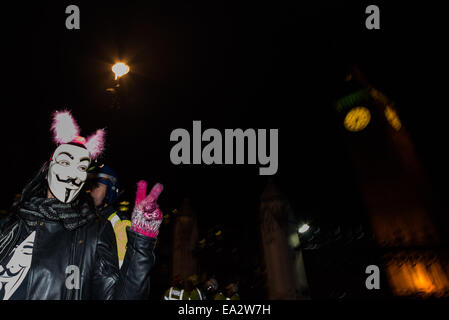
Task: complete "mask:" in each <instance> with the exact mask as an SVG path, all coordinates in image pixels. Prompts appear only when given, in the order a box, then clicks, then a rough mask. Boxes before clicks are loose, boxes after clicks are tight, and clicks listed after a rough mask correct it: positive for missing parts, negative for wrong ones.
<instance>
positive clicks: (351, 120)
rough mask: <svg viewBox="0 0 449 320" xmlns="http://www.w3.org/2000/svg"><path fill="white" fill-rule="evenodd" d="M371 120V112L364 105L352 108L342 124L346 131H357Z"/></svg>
mask: <svg viewBox="0 0 449 320" xmlns="http://www.w3.org/2000/svg"><path fill="white" fill-rule="evenodd" d="M370 120H371V113H370V112H369V110H368V109H367V108H365V107H355V108H352V109H351V110H350V111H349V112H348V114H347V115H346V117H345V120H344V126H345V128H346V129H347V130H348V131H352V132H357V131H361V130H363V129H365V128H366V126H367V125H368V123H369V122H370Z"/></svg>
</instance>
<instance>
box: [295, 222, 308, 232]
mask: <svg viewBox="0 0 449 320" xmlns="http://www.w3.org/2000/svg"><path fill="white" fill-rule="evenodd" d="M309 229H310V226H309V225H308V224H307V223H304V224H303V225H302V226H300V227H299V228H298V232H299V233H304V232H307V230H309Z"/></svg>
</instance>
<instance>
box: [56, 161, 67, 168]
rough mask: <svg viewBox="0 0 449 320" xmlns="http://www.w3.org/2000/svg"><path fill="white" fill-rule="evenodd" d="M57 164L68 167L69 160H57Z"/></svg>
mask: <svg viewBox="0 0 449 320" xmlns="http://www.w3.org/2000/svg"><path fill="white" fill-rule="evenodd" d="M58 164H60V165H61V166H63V167H69V166H70V162H69V161H68V160H59V161H58Z"/></svg>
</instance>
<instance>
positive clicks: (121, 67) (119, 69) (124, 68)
mask: <svg viewBox="0 0 449 320" xmlns="http://www.w3.org/2000/svg"><path fill="white" fill-rule="evenodd" d="M112 72H114V74H115V80H117V79H118V78H120V77H123V76H124V75H125V74H127V73H128V72H129V66H128V65H126V64H125V63H123V62H118V63H116V64H114V65H113V66H112Z"/></svg>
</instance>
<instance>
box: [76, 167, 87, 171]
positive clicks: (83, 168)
mask: <svg viewBox="0 0 449 320" xmlns="http://www.w3.org/2000/svg"><path fill="white" fill-rule="evenodd" d="M78 170H79V171H81V172H86V171H87V166H79V167H78Z"/></svg>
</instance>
